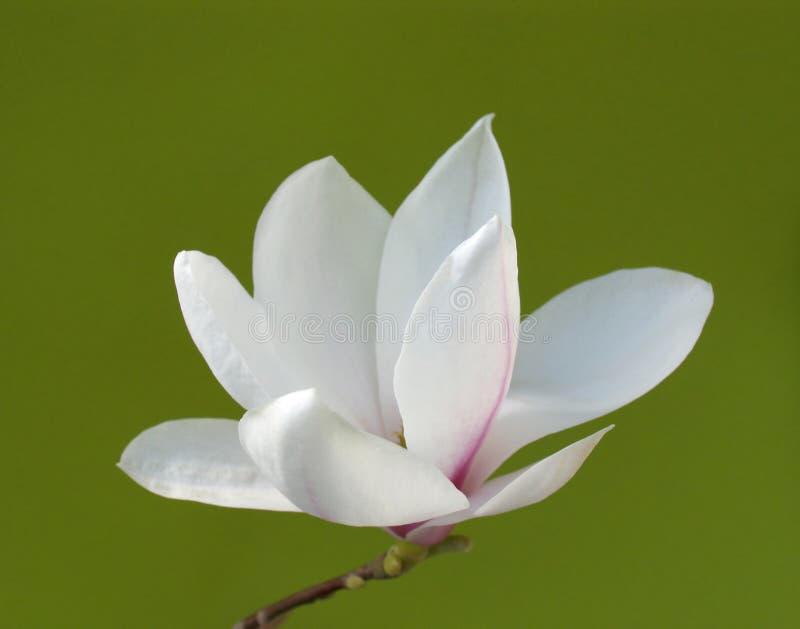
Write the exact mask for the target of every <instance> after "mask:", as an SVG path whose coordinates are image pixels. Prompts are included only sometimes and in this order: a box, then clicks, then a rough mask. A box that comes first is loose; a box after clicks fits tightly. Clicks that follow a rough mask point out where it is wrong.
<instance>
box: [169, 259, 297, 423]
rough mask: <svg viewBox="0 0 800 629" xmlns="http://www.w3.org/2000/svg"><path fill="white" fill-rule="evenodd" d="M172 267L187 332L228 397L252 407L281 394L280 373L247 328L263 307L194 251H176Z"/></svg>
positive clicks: (220, 266) (220, 268) (215, 264)
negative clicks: (228, 394)
mask: <svg viewBox="0 0 800 629" xmlns="http://www.w3.org/2000/svg"><path fill="white" fill-rule="evenodd" d="M174 271H175V285H176V287H177V289H178V300H179V301H180V304H181V310H182V311H183V317H184V319H185V320H186V325H187V327H188V328H189V333H190V334H191V335H192V338H193V339H194V342H195V344H196V345H197V347H198V349H199V350H200V353H201V354H202V355H203V357H204V358H205V359H206V362H207V363H208V366H209V367H211V371H212V372H213V373H214V375H215V376H216V377H217V380H219V382H220V383H221V384H222V386H223V387H225V389H226V390H227V391H228V393H230V395H231V397H233V399H235V400H236V401H237V402H238V403H239V404H241V405H242V406H244V407H245V408H254V407H256V406H260V405H261V404H264V403H265V402H267V401H269V400H270V399H271V398H272V396H275V395H279V394H281V393H283V392H284V385H283V384H282V382H281V381H282V380H283V376H282V375H281V372H280V370H279V368H278V365H277V363H276V361H275V359H274V356H273V355H272V354H271V350H270V348H269V347H268V345H267V344H264V343H259V342H258V341H257V340H256V339H255V338H254V336H253V335H252V334H251V330H250V326H251V324H252V322H254V321H257V320H258V319H257V318H258V317H263V316H264V311H263V309H262V308H260V307H259V306H258V304H256V302H255V301H253V299H252V297H250V295H249V294H248V293H247V291H245V290H244V288H242V285H241V284H240V283H239V282H238V281H237V280H236V278H235V277H234V276H233V274H231V272H230V271H228V269H226V268H225V266H224V265H223V264H222V263H221V262H220V261H219V260H217V259H216V258H214V257H211V256H208V255H206V254H204V253H201V252H199V251H181V252H180V253H179V254H178V255H177V257H176V258H175V267H174Z"/></svg>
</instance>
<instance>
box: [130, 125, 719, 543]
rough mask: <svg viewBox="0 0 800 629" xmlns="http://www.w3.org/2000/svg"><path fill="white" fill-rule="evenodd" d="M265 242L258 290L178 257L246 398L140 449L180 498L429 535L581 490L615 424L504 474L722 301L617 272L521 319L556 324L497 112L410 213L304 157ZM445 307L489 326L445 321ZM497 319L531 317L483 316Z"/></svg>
mask: <svg viewBox="0 0 800 629" xmlns="http://www.w3.org/2000/svg"><path fill="white" fill-rule="evenodd" d="M253 258H254V260H253V276H254V284H255V291H254V296H253V297H251V296H250V295H249V294H248V293H247V291H245V289H244V288H242V286H241V284H239V282H238V281H237V280H236V278H235V277H234V276H233V275H232V274H231V273H230V272H229V271H228V270H227V269H226V268H225V267H224V266H223V265H222V264H221V263H220V262H219V260H217V259H216V258H213V257H210V256H208V255H205V254H203V253H200V252H198V251H183V252H181V253H179V254H178V256H177V258H176V260H175V282H176V285H177V289H178V297H179V301H180V306H181V309H182V311H183V315H184V317H185V319H186V324H187V326H188V328H189V332H190V333H191V336H192V338H193V339H194V341H195V343H196V344H197V347H198V348H199V350H200V352H201V354H202V355H203V357H204V358H205V360H206V361H207V363H208V365H209V367H210V368H211V370H212V372H213V373H214V375H215V376H216V377H217V379H218V380H219V382H220V383H221V384H222V386H223V387H225V389H226V390H227V391H228V393H230V395H231V396H232V397H233V398H234V399H235V400H236V401H237V402H238V403H239V404H240V405H241V406H242V407H244V409H245V410H246V412H245V414H244V416H243V417H242V419H241V420H240V421H235V420H231V419H180V420H174V421H168V422H166V423H163V424H160V425H157V426H155V427H153V428H150V429H148V430H146V431H144V432H143V433H141V434H140V435H139V436H138V437H136V438H135V439H134V440H133V441H132V442H131V443H130V444H129V445H128V447H127V448H126V449H125V451H124V452H123V454H122V458H121V461H120V463H119V465H120V467H121V468H122V469H123V470H124V471H125V472H126V473H127V474H128V475H129V476H131V478H133V479H134V480H135V481H136V482H138V483H139V484H140V485H142V486H143V487H145V488H147V489H149V490H150V491H152V492H154V493H157V494H160V495H162V496H167V497H170V498H179V499H184V500H195V501H199V502H205V503H209V504H214V505H222V506H227V507H244V508H253V509H267V510H274V511H304V512H305V513H309V514H311V515H314V516H317V517H319V518H323V519H325V520H329V521H332V522H339V523H342V524H347V525H352V526H379V527H386V528H387V529H388V530H389V531H390V532H391V533H393V534H394V535H395V536H397V537H401V538H405V539H408V540H410V541H414V542H416V543H419V544H433V543H436V542H438V541H440V540H442V539H443V538H444V537H445V536H446V535H447V534H448V533H449V531H450V529H451V528H452V527H453V526H454V525H455V524H456V523H458V522H463V521H464V520H469V519H471V518H479V517H484V516H489V515H494V514H498V513H503V512H505V511H510V510H512V509H518V508H520V507H524V506H527V505H530V504H533V503H535V502H538V501H540V500H542V499H544V498H546V497H547V496H549V495H550V494H552V493H553V492H555V491H557V490H558V489H559V488H561V487H562V486H563V485H564V484H565V483H566V482H567V481H568V480H569V479H570V478H571V477H572V476H573V475H574V474H575V472H576V471H577V470H578V468H579V467H580V465H581V464H582V463H583V461H584V460H585V459H586V457H587V456H588V455H589V453H590V452H591V451H592V449H593V448H594V447H595V445H597V443H598V442H599V441H600V439H601V437H602V436H603V435H604V434H605V433H606V432H607V431H608V430H609V429H610V427H608V428H604V429H603V430H600V431H599V432H595V433H594V434H592V435H589V436H588V437H585V438H584V439H581V440H580V441H577V442H575V443H573V444H572V445H569V446H567V447H566V448H564V449H562V450H560V451H558V452H556V453H555V454H553V455H551V456H549V457H547V458H545V459H543V460H541V461H539V462H537V463H534V464H533V465H531V466H529V467H525V468H523V469H520V470H518V471H516V472H513V473H510V474H506V475H502V476H499V477H496V478H492V479H491V480H487V479H489V478H490V476H491V475H492V473H493V472H494V471H495V470H497V468H498V467H499V466H500V465H501V464H502V463H503V462H504V461H505V460H506V459H507V458H508V457H509V456H511V455H512V454H513V453H514V452H516V451H517V450H519V449H520V448H521V447H523V446H525V445H526V444H529V443H531V442H532V441H534V440H536V439H539V438H541V437H544V436H545V435H549V434H551V433H555V432H558V431H561V430H564V429H567V428H570V427H572V426H576V425H578V424H580V423H582V422H586V421H589V420H591V419H594V418H596V417H599V416H601V415H605V414H606V413H609V412H610V411H613V410H614V409H616V408H619V407H620V406H622V405H624V404H627V403H628V402H630V401H632V400H634V399H636V398H638V397H639V396H640V395H642V394H644V393H645V392H646V391H648V390H649V389H651V388H652V387H653V386H655V385H656V384H658V383H659V382H660V381H661V380H663V379H664V378H665V377H666V376H667V375H669V374H670V372H672V370H673V369H675V368H676V367H677V366H678V364H680V362H681V361H682V360H683V359H684V358H685V357H686V355H687V354H688V353H689V351H690V350H691V349H692V347H693V346H694V344H695V342H696V340H697V338H698V336H699V334H700V331H701V329H702V327H703V324H704V322H705V320H706V317H707V316H708V313H709V310H710V308H711V305H712V301H713V293H712V290H711V286H710V285H709V284H708V283H706V282H704V281H702V280H700V279H697V278H695V277H692V276H691V275H687V274H685V273H680V272H677V271H670V270H666V269H660V268H643V269H633V270H622V271H616V272H614V273H610V274H608V275H604V276H602V277H598V278H595V279H592V280H589V281H586V282H584V283H582V284H578V285H577V286H573V287H572V288H570V289H568V290H566V291H564V292H563V293H561V294H560V295H557V296H556V297H554V298H553V299H551V300H550V301H548V302H547V303H546V304H545V305H544V306H542V307H541V308H539V309H538V310H537V311H536V312H534V313H533V315H531V317H529V318H528V319H526V320H525V321H523V322H522V329H523V330H525V329H528V330H531V329H533V330H534V331H535V333H536V334H535V338H524V339H523V335H522V334H521V333H519V332H520V326H519V321H520V302H519V289H518V284H517V259H516V244H515V240H514V234H513V232H512V230H511V204H510V197H509V188H508V181H507V179H506V171H505V167H504V164H503V159H502V156H501V154H500V150H499V148H498V146H497V142H496V141H495V138H494V136H493V134H492V131H491V117H490V116H487V117H484V118H482V119H481V120H479V121H478V122H477V123H476V124H475V125H474V126H473V127H472V128H471V129H470V130H469V132H468V133H467V134H466V135H465V136H464V137H463V138H462V139H461V140H460V141H458V142H457V143H456V144H455V145H454V146H452V147H451V148H450V149H449V150H448V151H447V152H446V153H445V154H444V155H443V156H442V157H441V158H440V159H439V160H438V161H437V162H436V164H434V166H433V167H432V168H431V170H430V171H429V172H428V173H427V175H426V176H425V177H424V179H423V180H422V182H421V183H420V184H419V185H418V186H417V188H416V189H415V190H414V191H413V192H412V193H411V194H410V195H409V196H408V197H407V198H406V200H405V201H404V202H403V204H402V205H401V206H400V208H399V209H398V210H397V212H396V214H395V216H394V218H391V217H390V215H389V214H388V213H387V212H386V210H384V209H383V208H382V207H381V206H380V205H379V204H378V202H377V201H375V199H373V198H372V197H371V196H370V195H369V194H368V193H367V192H366V191H365V190H364V189H363V188H362V187H361V186H359V184H358V183H356V181H354V180H353V179H352V178H351V177H350V176H349V175H348V173H347V172H346V171H345V170H344V168H342V166H340V165H339V163H338V162H337V161H336V160H334V159H333V158H332V157H328V158H325V159H322V160H319V161H316V162H312V163H311V164H308V165H307V166H305V167H303V168H301V169H300V170H298V171H297V172H295V173H294V174H293V175H292V176H290V177H289V178H288V179H287V180H286V181H285V182H284V183H283V184H282V185H281V186H280V188H278V190H277V192H276V193H275V194H274V196H273V197H272V198H271V199H270V201H269V202H268V203H267V206H266V208H265V209H264V212H263V214H262V215H261V218H260V220H259V222H258V227H257V229H256V235H255V250H254V254H253ZM431 313H436V315H437V316H436V317H433V316H431ZM376 314H377V317H375V315H376ZM342 315H346V316H347V317H348V319H347V320H349V321H368V320H370V317H372V318H373V320H374V321H375V322H377V323H379V324H380V323H382V322H386V321H390V322H394V323H395V324H396V325H397V326H398V329H399V330H400V331H401V332H404V334H400V335H391V334H388V335H381V334H379V330H378V329H377V328H378V327H379V326H375V327H373V328H371V329H370V332H369V334H368V335H367V336H366V337H365V338H359V339H343V338H341V334H340V332H341V330H340V329H339V328H337V325H334V322H335V321H336V320H337V317H339V320H338V321H339V322H341V321H342V319H341V317H342ZM265 321H269V322H273V323H274V322H281V323H282V324H283V323H285V322H287V321H288V322H296V323H298V325H290V326H286V327H287V329H286V330H283V329H282V330H281V331H280V332H281V333H280V334H274V335H272V336H270V337H268V338H267V335H259V334H257V332H258V326H254V322H256V323H258V322H261V323H263V322H265ZM309 321H312V322H314V323H315V324H317V325H315V326H311V327H314V328H315V329H314V330H312V331H310V330H309V329H307V328H308V325H307V324H308V322H309ZM442 321H449V322H450V323H451V324H453V325H456V324H457V325H456V327H458V326H461V328H463V329H466V330H468V331H469V332H470V333H469V334H467V335H463V334H456V333H451V334H449V335H447V334H441V330H439V329H437V325H438V324H440V323H441V322H442ZM484 322H489V323H493V324H496V323H497V322H499V323H500V324H501V326H500V328H502V329H501V330H500V331H501V332H510V333H501V334H490V333H489V331H488V330H487V329H483V330H482V332H483V333H479V334H473V332H474V331H475V330H476V329H477V328H480V327H481V326H480V325H477V324H482V323H484ZM326 323H329V324H330V325H327V326H326V325H325V324H326ZM534 325H535V328H534V327H533V326H534ZM303 326H306V327H305V328H304V327H303ZM526 326H527V328H526ZM439 327H440V326H439ZM463 329H462V331H463ZM312 332H313V334H312ZM451 332H453V330H451ZM529 336H530V335H529Z"/></svg>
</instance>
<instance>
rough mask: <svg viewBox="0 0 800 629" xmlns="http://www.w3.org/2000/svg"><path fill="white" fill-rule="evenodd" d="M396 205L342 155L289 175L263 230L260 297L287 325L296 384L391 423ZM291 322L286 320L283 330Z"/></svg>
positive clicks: (374, 420)
mask: <svg viewBox="0 0 800 629" xmlns="http://www.w3.org/2000/svg"><path fill="white" fill-rule="evenodd" d="M389 220H390V217H389V214H388V213H387V212H386V211H385V210H384V209H383V208H382V207H381V206H380V205H379V204H378V202H377V201H375V199H373V198H372V197H371V196H370V195H369V194H368V193H367V192H366V191H365V190H364V189H363V188H362V187H361V186H360V185H359V184H358V183H357V182H356V181H354V180H353V179H352V178H351V177H350V175H348V174H347V172H346V171H345V169H344V168H342V166H341V165H340V164H339V163H338V162H337V161H336V160H335V159H333V158H332V157H327V158H325V159H321V160H319V161H316V162H312V163H311V164H308V165H307V166H304V167H303V168H301V169H300V170H298V171H297V172H295V173H294V174H293V175H291V176H290V177H289V178H288V179H287V180H286V181H284V182H283V184H281V186H280V187H279V188H278V190H277V191H276V192H275V194H274V195H273V197H272V198H271V199H270V201H269V203H267V206H266V207H265V208H264V212H263V214H262V215H261V219H260V220H259V222H258V228H257V230H256V237H255V248H254V254H253V279H254V284H255V296H256V300H257V301H258V302H259V303H261V304H262V305H264V306H265V307H267V304H270V305H269V306H268V307H267V309H268V310H269V311H270V313H271V314H272V316H273V317H274V320H275V322H276V324H277V327H278V328H279V330H278V332H277V333H278V334H280V336H281V338H280V342H279V343H277V344H276V352H277V353H278V355H279V358H280V362H281V364H282V365H283V366H284V368H285V369H286V370H287V371H288V372H289V373H290V374H291V376H292V382H293V383H294V385H295V387H294V389H295V390H296V389H302V388H307V387H315V388H316V389H317V390H318V391H319V393H320V395H321V396H322V397H323V399H324V400H325V402H326V403H327V404H328V405H329V406H331V408H333V409H334V410H335V411H336V412H337V413H339V414H341V415H342V416H343V417H346V418H347V419H348V420H350V421H352V422H353V423H355V424H357V425H359V426H362V427H364V428H366V429H368V430H370V431H372V432H375V433H380V432H381V430H382V429H381V422H380V408H379V404H378V384H377V376H376V369H375V347H374V340H373V338H374V326H373V327H370V326H369V325H365V322H366V321H367V319H368V317H369V316H370V315H374V312H375V299H376V291H377V283H378V269H379V266H380V259H381V252H382V250H383V241H384V239H385V237H386V230H387V229H388V226H389ZM281 329H282V330H281Z"/></svg>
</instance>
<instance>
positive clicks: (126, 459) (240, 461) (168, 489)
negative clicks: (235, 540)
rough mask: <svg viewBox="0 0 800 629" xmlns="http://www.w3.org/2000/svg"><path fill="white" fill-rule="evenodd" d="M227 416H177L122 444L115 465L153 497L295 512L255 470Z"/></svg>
mask: <svg viewBox="0 0 800 629" xmlns="http://www.w3.org/2000/svg"><path fill="white" fill-rule="evenodd" d="M238 424H239V422H237V421H234V420H232V419H178V420H173V421H168V422H164V423H163V424H159V425H158V426H154V427H152V428H148V429H147V430H145V431H144V432H143V433H141V434H140V435H139V436H137V437H136V438H135V439H134V440H133V441H131V442H130V443H129V444H128V447H127V448H125V451H124V452H123V453H122V457H121V458H120V462H119V464H118V465H119V467H120V468H122V470H123V471H124V472H125V473H126V474H127V475H128V476H130V477H131V478H132V479H133V480H135V481H136V482H137V483H139V484H140V485H141V486H142V487H144V488H145V489H148V490H150V491H152V492H153V493H155V494H158V495H159V496H165V497H167V498H178V499H180V500H194V501H196V502H205V503H207V504H212V505H219V506H222V507H240V508H244V509H267V510H270V511H299V509H298V508H297V507H295V506H294V505H293V504H292V503H291V502H289V501H288V500H287V499H286V497H285V496H283V494H281V493H280V492H279V491H278V490H277V489H275V486H274V485H273V484H272V483H270V482H269V481H268V480H267V479H266V477H265V476H264V475H263V474H262V473H261V472H260V471H259V469H258V468H257V467H256V466H255V464H254V463H253V461H252V460H251V459H250V457H249V456H248V455H247V453H246V452H245V451H244V450H243V449H242V446H241V444H240V443H239V428H238Z"/></svg>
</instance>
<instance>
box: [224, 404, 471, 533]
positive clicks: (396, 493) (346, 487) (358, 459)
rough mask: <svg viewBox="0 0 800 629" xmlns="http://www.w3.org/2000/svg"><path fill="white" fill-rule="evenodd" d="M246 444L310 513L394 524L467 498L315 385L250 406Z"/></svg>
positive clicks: (454, 507) (455, 506)
mask: <svg viewBox="0 0 800 629" xmlns="http://www.w3.org/2000/svg"><path fill="white" fill-rule="evenodd" d="M239 437H240V439H241V442H242V445H243V446H244V448H245V450H247V452H248V453H249V454H250V456H251V457H252V459H253V460H254V461H255V462H256V464H257V465H258V466H259V468H261V470H262V471H263V472H264V474H265V475H266V476H267V477H268V478H269V479H270V480H271V481H272V482H273V483H275V486H276V487H278V488H279V489H280V490H281V492H282V493H284V494H285V495H286V496H287V497H290V499H291V500H292V502H294V503H295V504H296V505H298V506H299V507H300V508H301V509H303V511H305V512H306V513H310V514H312V515H316V516H317V517H320V518H323V519H325V520H330V521H332V522H339V523H341V524H348V525H350V526H396V525H401V524H408V523H411V522H419V521H422V520H427V519H429V518H431V517H435V516H436V515H442V514H445V513H451V512H453V511H458V510H460V509H463V508H464V507H465V506H466V505H467V504H468V501H467V498H466V496H464V494H462V493H461V492H460V491H458V490H457V489H456V488H455V487H454V486H453V484H452V483H451V482H450V481H449V480H448V479H447V478H446V477H445V476H444V475H443V474H442V473H441V472H440V471H439V470H438V469H436V468H435V467H434V466H432V465H430V464H428V463H426V462H425V461H423V460H422V459H419V458H418V457H416V456H414V455H413V454H411V453H410V452H409V451H408V450H405V449H404V448H401V447H400V446H399V445H397V444H395V443H392V442H390V441H387V440H386V439H383V438H381V437H378V436H376V435H373V434H371V433H369V432H366V431H363V430H360V429H359V428H357V427H355V426H353V425H352V424H350V423H349V422H347V421H346V420H345V419H344V418H342V417H340V416H339V415H337V414H336V413H334V412H333V411H331V410H330V409H329V408H328V407H327V406H325V404H324V403H323V402H322V400H321V398H320V397H319V396H318V394H317V392H316V391H315V390H314V389H306V390H304V391H295V392H294V393H289V394H288V395H284V396H283V397H280V398H278V399H277V400H275V401H274V402H272V403H271V404H269V405H267V406H266V407H264V408H262V409H260V410H256V411H249V412H248V413H246V414H245V416H244V417H243V418H242V420H241V422H240V425H239Z"/></svg>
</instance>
